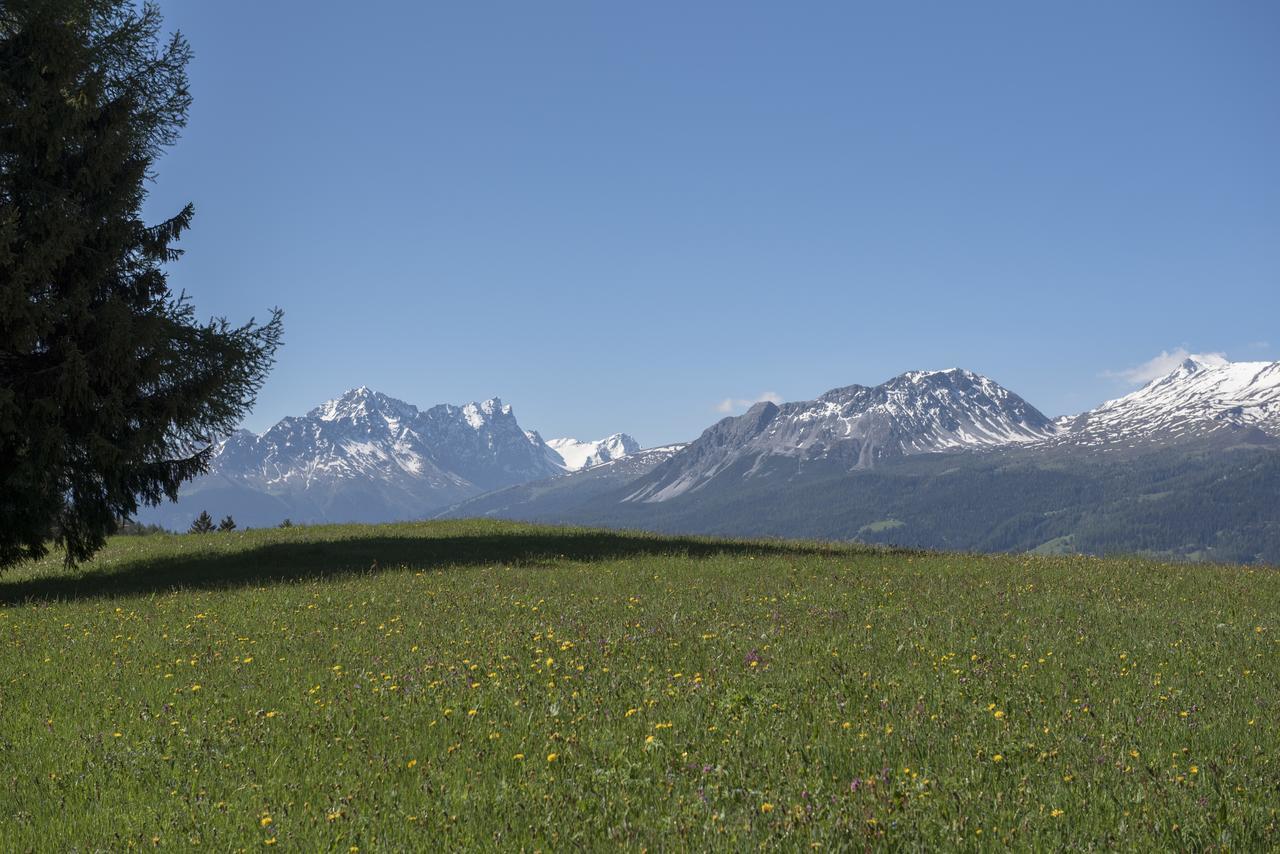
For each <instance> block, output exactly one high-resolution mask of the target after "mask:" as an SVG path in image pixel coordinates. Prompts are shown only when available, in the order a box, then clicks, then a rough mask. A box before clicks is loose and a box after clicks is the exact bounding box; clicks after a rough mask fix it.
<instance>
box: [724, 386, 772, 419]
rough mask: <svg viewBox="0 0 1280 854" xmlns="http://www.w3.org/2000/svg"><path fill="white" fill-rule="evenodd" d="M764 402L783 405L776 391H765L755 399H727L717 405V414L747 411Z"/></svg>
mask: <svg viewBox="0 0 1280 854" xmlns="http://www.w3.org/2000/svg"><path fill="white" fill-rule="evenodd" d="M762 400H767V401H769V402H770V403H782V395H780V394H778V393H777V392H776V391H765V392H761V393H760V394H758V395H756V396H755V397H754V398H745V397H726V398H725V399H724V400H722V401H720V402H719V403H717V404H716V412H723V413H725V414H726V415H727V414H729V413H731V412H737V411H738V410H739V409H746V408H748V407H749V406H751V405H752V404H753V403H759V402H760V401H762Z"/></svg>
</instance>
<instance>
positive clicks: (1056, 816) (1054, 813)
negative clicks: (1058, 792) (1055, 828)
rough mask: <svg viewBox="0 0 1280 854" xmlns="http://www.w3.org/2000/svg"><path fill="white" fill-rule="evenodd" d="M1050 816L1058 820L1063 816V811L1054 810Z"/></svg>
mask: <svg viewBox="0 0 1280 854" xmlns="http://www.w3.org/2000/svg"><path fill="white" fill-rule="evenodd" d="M1049 815H1051V816H1053V817H1054V818H1058V817H1059V816H1061V815H1062V810H1054V811H1053V812H1051V813H1049Z"/></svg>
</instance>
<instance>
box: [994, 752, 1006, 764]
mask: <svg viewBox="0 0 1280 854" xmlns="http://www.w3.org/2000/svg"><path fill="white" fill-rule="evenodd" d="M991 761H992V762H1003V761H1004V756H1003V755H1001V754H999V753H997V754H996V755H995V756H992V757H991Z"/></svg>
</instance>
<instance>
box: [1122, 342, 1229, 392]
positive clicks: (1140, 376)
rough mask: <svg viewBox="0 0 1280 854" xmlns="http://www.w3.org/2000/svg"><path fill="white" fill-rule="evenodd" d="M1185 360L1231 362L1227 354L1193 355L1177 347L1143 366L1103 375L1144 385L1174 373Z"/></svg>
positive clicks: (1211, 362) (1151, 359)
mask: <svg viewBox="0 0 1280 854" xmlns="http://www.w3.org/2000/svg"><path fill="white" fill-rule="evenodd" d="M1185 359H1195V360H1196V361H1197V362H1202V363H1204V364H1206V365H1225V364H1226V363H1227V362H1228V361H1229V360H1228V359H1227V355H1226V354H1225V353H1191V352H1188V351H1187V348H1186V347H1175V348H1174V349H1172V350H1161V351H1160V355H1158V356H1154V357H1152V358H1150V359H1148V360H1147V361H1145V362H1143V363H1142V364H1141V365H1134V366H1133V367H1132V368H1124V369H1122V370H1119V371H1103V373H1102V375H1103V376H1104V377H1110V378H1111V379H1116V380H1123V381H1124V382H1126V383H1129V384H1130V385H1144V384H1146V383H1149V382H1151V381H1152V380H1154V379H1158V378H1159V377H1162V376H1164V375H1165V374H1168V373H1172V372H1173V371H1174V370H1175V369H1176V368H1177V367H1178V365H1180V364H1182V362H1183V361H1184V360H1185Z"/></svg>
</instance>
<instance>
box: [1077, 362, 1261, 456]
mask: <svg viewBox="0 0 1280 854" xmlns="http://www.w3.org/2000/svg"><path fill="white" fill-rule="evenodd" d="M1059 423H1060V425H1061V426H1062V427H1065V428H1067V431H1068V432H1067V433H1066V435H1064V436H1063V437H1062V438H1063V439H1064V440H1066V441H1071V442H1074V443H1077V444H1085V445H1106V444H1114V443H1126V442H1134V441H1138V440H1148V439H1157V440H1162V441H1163V440H1176V439H1182V438H1186V437H1189V436H1195V435H1203V434H1206V433H1213V432H1217V431H1219V430H1222V429H1229V428H1235V429H1240V428H1249V427H1255V428H1258V429H1260V430H1263V431H1265V432H1267V433H1270V434H1272V435H1278V434H1280V362H1229V361H1227V360H1226V359H1223V358H1222V357H1220V356H1214V355H1209V356H1190V357H1188V358H1186V359H1184V360H1183V361H1182V362H1181V363H1180V364H1179V365H1178V366H1177V367H1176V368H1174V369H1173V370H1172V371H1170V372H1169V373H1168V374H1165V375H1164V376H1162V377H1157V378H1156V379H1154V380H1152V381H1151V382H1149V383H1147V384H1146V385H1145V386H1143V387H1142V388H1140V389H1138V390H1137V391H1134V392H1131V393H1130V394H1126V395H1125V396H1123V397H1118V398H1116V399H1114V400H1108V401H1107V402H1106V403H1104V404H1102V405H1101V406H1099V407H1097V408H1096V409H1092V410H1090V411H1088V412H1085V413H1083V414H1081V415H1077V416H1074V417H1069V418H1064V419H1060V422H1059Z"/></svg>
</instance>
